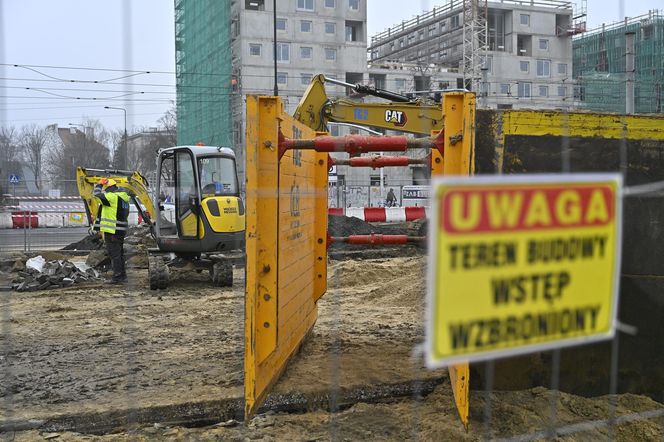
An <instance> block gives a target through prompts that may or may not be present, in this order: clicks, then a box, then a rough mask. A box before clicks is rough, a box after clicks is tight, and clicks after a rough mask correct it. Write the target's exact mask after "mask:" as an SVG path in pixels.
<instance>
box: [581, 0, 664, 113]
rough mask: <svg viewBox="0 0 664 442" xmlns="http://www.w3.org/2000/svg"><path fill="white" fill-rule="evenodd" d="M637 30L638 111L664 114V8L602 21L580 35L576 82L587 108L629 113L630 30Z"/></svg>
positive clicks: (635, 83) (582, 102)
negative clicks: (611, 20)
mask: <svg viewBox="0 0 664 442" xmlns="http://www.w3.org/2000/svg"><path fill="white" fill-rule="evenodd" d="M628 32H631V33H634V49H635V72H634V74H635V82H634V110H635V112H652V113H661V112H664V64H662V60H664V10H662V11H658V10H653V11H649V12H648V13H647V14H644V15H641V16H639V17H632V18H629V19H626V20H625V21H621V22H618V23H613V24H609V25H602V26H601V27H600V28H598V29H594V30H591V31H589V32H587V33H585V34H583V35H581V36H579V37H578V38H575V39H574V42H573V47H574V72H573V76H574V80H575V81H576V83H577V85H578V98H579V101H580V103H581V105H582V106H584V107H585V108H587V109H591V110H595V111H602V112H625V90H626V82H627V77H626V66H625V54H626V34H627V33H628Z"/></svg>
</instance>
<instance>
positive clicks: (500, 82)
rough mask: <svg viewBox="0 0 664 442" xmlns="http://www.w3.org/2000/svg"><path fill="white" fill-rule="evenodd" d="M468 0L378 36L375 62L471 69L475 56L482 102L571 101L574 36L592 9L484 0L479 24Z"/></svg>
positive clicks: (538, 104)
mask: <svg viewBox="0 0 664 442" xmlns="http://www.w3.org/2000/svg"><path fill="white" fill-rule="evenodd" d="M468 3H470V2H463V1H460V0H452V1H450V2H449V3H447V4H446V5H443V6H440V7H438V8H434V9H433V10H431V11H429V12H427V13H424V14H422V15H419V16H417V17H415V18H413V19H410V20H407V21H403V22H401V23H400V24H397V25H395V26H392V27H390V28H388V29H386V30H385V31H383V32H381V33H379V34H377V35H374V36H372V37H371V43H370V46H369V49H368V51H369V54H370V59H371V62H372V63H381V62H386V61H391V62H394V61H397V62H406V63H416V64H418V65H420V66H431V65H442V66H447V67H449V68H450V69H457V71H458V72H459V73H463V72H464V66H465V65H466V64H467V63H469V61H468V59H471V61H470V63H474V64H475V65H477V66H481V68H480V69H477V72H478V73H479V72H481V74H478V75H482V77H481V78H479V79H478V84H479V88H478V89H479V90H476V92H478V95H479V96H480V100H479V102H480V105H484V106H489V107H498V108H566V107H569V106H570V105H571V103H572V101H573V99H572V98H573V87H572V83H573V82H572V35H574V34H575V33H577V32H580V31H581V30H582V29H583V24H582V23H579V22H578V18H579V17H582V16H584V14H585V13H583V14H581V13H579V15H575V13H574V10H573V9H574V8H573V6H574V5H573V4H572V3H571V2H567V1H557V0H531V1H518V0H514V1H513V0H503V1H500V2H491V1H489V2H483V1H476V2H473V3H475V5H476V8H477V9H476V11H475V15H474V17H476V20H475V23H468V21H465V20H464V17H466V16H467V15H466V14H464V7H466V6H467V4H468ZM575 18H577V20H575ZM478 22H479V23H480V25H479V26H478ZM464 33H465V38H464ZM469 34H472V36H471V37H472V38H469V37H468V35H469ZM462 78H463V76H462ZM471 84H472V82H471V81H469V78H468V77H467V76H466V78H465V81H464V80H462V81H461V83H459V84H457V85H456V86H458V87H466V88H471ZM483 96H486V101H483V100H482V98H483Z"/></svg>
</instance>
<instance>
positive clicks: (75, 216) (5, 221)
mask: <svg viewBox="0 0 664 442" xmlns="http://www.w3.org/2000/svg"><path fill="white" fill-rule="evenodd" d="M79 209H80V210H81V211H80V212H78V211H76V212H72V211H68V212H36V211H30V210H14V211H12V212H0V229H24V228H30V229H37V228H40V227H87V226H88V219H87V216H86V215H85V209H81V208H76V209H75V210H79ZM139 218H140V216H139V214H138V212H129V218H128V222H129V225H130V226H133V225H138V224H139V222H140V220H139Z"/></svg>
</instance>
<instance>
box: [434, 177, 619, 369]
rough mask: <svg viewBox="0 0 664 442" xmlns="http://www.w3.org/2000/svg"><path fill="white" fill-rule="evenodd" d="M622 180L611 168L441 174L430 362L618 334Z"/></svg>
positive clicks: (436, 186) (478, 357)
mask: <svg viewBox="0 0 664 442" xmlns="http://www.w3.org/2000/svg"><path fill="white" fill-rule="evenodd" d="M620 186H621V177H620V176H619V175H614V174H601V175H600V174H593V175H555V176H553V175H529V176H523V175H521V176H518V177H517V176H513V177H507V176H504V177H476V178H470V179H468V178H465V179H464V178H448V179H441V180H438V181H435V182H434V184H433V188H432V196H433V197H432V206H433V207H432V213H433V216H432V219H431V223H430V224H431V225H430V244H429V246H430V249H429V250H430V255H429V256H430V263H429V275H430V276H429V300H428V313H427V314H428V316H429V317H428V326H427V354H428V358H427V359H428V365H429V366H430V367H439V366H443V365H448V364H450V363H454V362H459V361H468V360H470V361H473V360H482V359H490V358H495V357H502V356H507V355H514V354H518V353H526V352H531V351H539V350H545V349H551V348H557V347H563V346H569V345H575V344H579V343H585V342H588V341H592V340H601V339H608V338H611V337H612V336H613V333H614V326H615V318H616V306H617V298H618V278H619V270H620V269H619V267H620V259H619V257H620V232H621V213H622V212H621V205H620Z"/></svg>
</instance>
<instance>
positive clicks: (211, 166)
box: [198, 156, 238, 199]
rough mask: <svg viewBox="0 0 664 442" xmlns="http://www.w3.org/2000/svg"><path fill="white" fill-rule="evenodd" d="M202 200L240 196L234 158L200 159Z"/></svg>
mask: <svg viewBox="0 0 664 442" xmlns="http://www.w3.org/2000/svg"><path fill="white" fill-rule="evenodd" d="M198 175H199V177H200V180H201V182H200V184H201V198H203V199H205V198H209V197H214V196H238V183H237V176H236V174H235V161H234V160H233V158H229V157H223V156H213V157H203V158H199V159H198Z"/></svg>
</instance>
